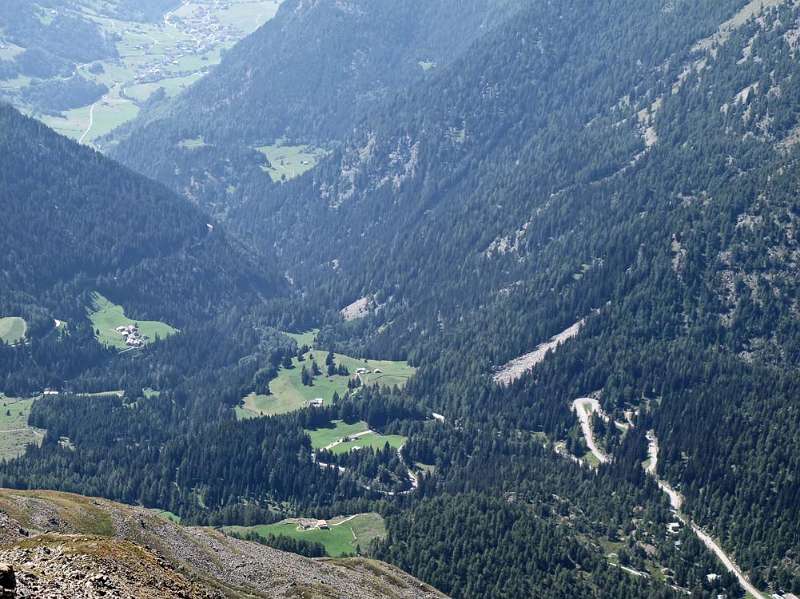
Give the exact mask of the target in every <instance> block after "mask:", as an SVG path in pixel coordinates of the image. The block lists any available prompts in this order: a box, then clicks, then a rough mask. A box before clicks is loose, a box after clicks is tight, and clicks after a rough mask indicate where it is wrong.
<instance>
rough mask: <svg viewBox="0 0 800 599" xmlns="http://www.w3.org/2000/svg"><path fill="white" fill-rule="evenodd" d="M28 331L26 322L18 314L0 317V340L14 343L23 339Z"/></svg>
mask: <svg viewBox="0 0 800 599" xmlns="http://www.w3.org/2000/svg"><path fill="white" fill-rule="evenodd" d="M27 332H28V323H26V322H25V320H24V319H22V318H20V317H18V316H6V317H5V318H0V340H2V341H4V342H5V343H8V344H14V343H17V342H19V341H22V340H23V339H25V333H27Z"/></svg>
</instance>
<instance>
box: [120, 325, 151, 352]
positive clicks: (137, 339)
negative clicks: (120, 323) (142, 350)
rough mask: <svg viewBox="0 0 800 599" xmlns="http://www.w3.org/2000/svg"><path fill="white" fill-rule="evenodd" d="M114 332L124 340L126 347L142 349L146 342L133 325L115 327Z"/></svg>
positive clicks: (145, 338) (137, 328)
mask: <svg viewBox="0 0 800 599" xmlns="http://www.w3.org/2000/svg"><path fill="white" fill-rule="evenodd" d="M116 331H117V333H119V334H120V335H122V338H123V339H125V345H127V346H128V347H144V344H145V342H146V341H147V337H145V336H144V335H142V334H141V333H140V332H139V327H137V326H136V325H135V324H129V325H127V326H124V327H117V328H116Z"/></svg>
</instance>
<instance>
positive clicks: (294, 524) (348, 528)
mask: <svg viewBox="0 0 800 599" xmlns="http://www.w3.org/2000/svg"><path fill="white" fill-rule="evenodd" d="M328 525H329V528H328V529H319V528H311V529H309V530H303V529H302V527H301V526H300V524H299V523H298V521H297V520H295V519H289V520H284V521H282V522H278V523H276V524H264V525H260V526H228V527H225V528H224V529H223V530H224V531H225V532H229V533H235V534H237V535H246V534H247V533H250V532H254V533H256V534H257V535H258V536H260V537H267V536H268V535H270V534H272V535H275V536H287V537H292V538H294V539H302V540H305V541H310V542H317V543H322V544H323V545H324V546H325V551H326V552H327V553H328V555H329V556H330V557H340V556H343V555H349V554H354V553H356V551H357V548H360V549H361V550H365V549H366V548H367V546H368V545H369V543H370V541H372V540H373V539H383V538H385V537H386V526H385V524H384V522H383V518H381V516H380V515H379V514H375V513H369V514H357V515H356V516H352V517H347V518H344V517H340V518H334V519H333V520H328Z"/></svg>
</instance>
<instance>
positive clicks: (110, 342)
mask: <svg viewBox="0 0 800 599" xmlns="http://www.w3.org/2000/svg"><path fill="white" fill-rule="evenodd" d="M89 319H90V320H91V321H92V327H93V328H94V330H95V336H96V337H97V340H98V341H99V342H100V343H102V344H103V345H106V346H108V347H115V348H117V349H127V346H126V345H125V340H124V339H123V337H122V335H120V334H119V333H117V331H116V328H117V327H121V326H128V325H132V324H135V325H137V326H138V327H139V332H140V333H141V334H142V335H144V336H145V337H147V339H146V340H145V342H146V343H152V342H154V341H155V340H156V338H159V339H166V338H167V337H169V336H170V335H174V334H175V333H177V332H178V330H177V329H175V328H173V327H171V326H169V325H168V324H166V323H163V322H159V321H154V320H131V319H130V318H128V317H127V316H125V310H124V309H123V308H122V306H119V305H117V304H115V303H113V302H111V301H109V300H108V299H107V298H105V297H103V296H102V295H100V294H99V293H97V292H95V293H94V294H93V295H92V309H91V310H90V311H89Z"/></svg>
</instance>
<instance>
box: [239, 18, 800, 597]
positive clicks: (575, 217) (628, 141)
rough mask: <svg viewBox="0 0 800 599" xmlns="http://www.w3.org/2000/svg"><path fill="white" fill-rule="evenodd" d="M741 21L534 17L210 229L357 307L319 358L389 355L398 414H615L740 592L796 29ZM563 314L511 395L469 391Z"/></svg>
mask: <svg viewBox="0 0 800 599" xmlns="http://www.w3.org/2000/svg"><path fill="white" fill-rule="evenodd" d="M746 4H747V3H745V2H728V3H718V2H715V3H693V4H691V5H690V4H689V3H670V4H669V6H667V5H663V6H662V5H661V4H656V3H649V4H642V3H627V2H619V3H613V5H593V6H592V7H590V8H588V9H587V8H586V7H585V6H582V5H581V6H580V7H579V6H578V4H577V3H569V2H566V3H558V4H557V5H544V4H541V5H540V4H538V3H536V4H534V5H533V6H532V7H531V8H529V9H528V10H526V11H525V12H523V13H522V14H521V15H519V16H518V17H516V18H515V19H513V20H511V21H510V22H509V23H507V24H506V25H505V26H503V27H502V28H500V29H499V30H498V31H497V32H496V33H495V34H489V35H487V36H485V37H484V38H482V39H481V40H480V42H479V43H478V44H476V46H475V47H474V48H473V49H472V50H471V51H470V52H469V53H468V54H467V55H466V56H465V57H463V58H462V59H460V60H459V61H457V62H456V63H454V64H453V65H451V66H450V67H449V68H447V69H446V70H445V71H443V72H441V73H440V74H439V75H437V76H436V77H435V78H434V79H433V80H432V81H430V82H426V83H424V84H421V85H419V86H415V87H412V88H411V89H410V90H409V91H408V92H407V93H404V94H401V96H400V97H399V98H397V99H396V100H395V101H393V102H390V103H389V104H388V106H387V108H386V109H385V111H384V112H383V113H382V115H381V114H376V115H374V116H373V117H372V118H370V119H368V121H367V122H365V123H364V124H363V125H362V126H360V127H359V128H357V129H356V131H355V132H354V134H353V135H351V136H350V137H349V139H348V142H347V143H346V145H345V148H344V149H343V150H341V151H340V152H337V153H336V154H334V155H333V156H332V157H331V158H330V159H328V160H327V161H325V162H323V164H322V165H321V166H320V167H319V168H318V169H317V170H316V171H314V172H313V173H312V174H309V175H306V176H305V177H303V178H301V179H299V180H298V181H296V182H293V183H289V184H287V185H285V186H283V187H281V188H280V189H278V190H274V189H272V190H264V189H263V187H262V188H259V186H258V184H257V183H254V184H253V186H252V187H250V188H249V189H248V190H246V191H245V192H243V193H244V195H245V196H246V197H248V198H249V200H250V201H249V203H246V204H245V205H243V206H242V207H240V208H239V209H238V210H239V212H238V213H237V214H234V215H233V216H232V217H231V220H232V221H234V222H239V223H241V224H242V226H244V227H246V228H247V230H248V231H249V232H250V233H251V234H252V235H253V236H254V238H257V239H259V240H261V241H263V242H264V243H265V244H269V243H272V244H273V247H274V249H275V250H276V251H278V252H279V253H280V254H281V256H282V257H283V259H284V260H285V263H286V264H287V266H288V265H290V264H291V265H292V266H293V268H292V269H291V271H290V274H291V276H292V277H294V278H295V280H297V281H298V282H299V284H300V285H301V286H307V287H308V288H313V289H314V290H315V296H316V297H317V298H321V299H320V303H322V304H324V303H328V304H330V303H334V304H336V305H338V306H344V305H346V304H347V303H349V302H351V301H353V300H355V299H357V298H359V297H362V296H363V297H369V298H372V305H373V313H372V315H371V316H370V317H369V318H367V319H366V320H365V321H362V322H360V323H356V324H348V325H345V326H340V327H338V329H334V330H331V331H328V333H327V334H328V335H329V337H328V339H331V340H336V339H338V340H339V341H340V342H342V343H346V340H347V339H352V338H353V337H354V336H360V335H363V336H364V339H368V341H367V343H368V344H369V347H370V348H371V351H378V352H379V351H397V352H399V353H402V352H403V351H405V350H410V351H411V352H412V356H414V358H415V359H416V360H418V361H419V362H420V363H421V364H422V365H423V367H422V369H421V371H420V374H419V376H418V378H417V380H416V381H415V384H414V385H412V386H411V391H412V393H414V394H416V395H417V396H418V397H424V398H426V399H427V400H428V401H430V402H431V404H432V405H433V407H434V409H437V410H440V411H442V412H443V413H445V414H447V415H448V416H452V417H456V418H465V419H470V420H472V419H479V420H486V419H489V420H491V421H494V422H497V423H498V426H500V427H501V428H508V427H523V428H524V429H529V430H540V429H544V430H545V431H546V432H547V433H548V434H549V435H550V436H551V438H552V439H563V438H564V437H565V436H567V435H568V434H570V430H574V426H575V423H576V420H575V417H574V415H573V414H572V413H571V412H570V411H569V406H570V405H571V401H572V400H573V399H574V398H576V397H581V396H585V395H587V394H589V393H593V392H598V391H601V392H602V393H601V396H602V398H603V400H602V401H603V404H604V405H605V406H606V408H607V410H609V411H611V412H614V413H615V414H616V415H617V416H618V417H619V419H622V414H623V412H624V411H625V410H638V411H639V413H640V414H641V416H640V417H641V423H643V424H647V425H652V426H654V427H655V429H656V431H657V434H658V437H659V439H660V440H661V442H662V443H663V446H664V448H665V449H664V459H663V460H662V461H660V462H659V469H660V470H662V471H663V472H664V473H665V474H667V475H668V476H669V478H670V479H671V480H673V482H674V483H675V484H678V485H679V486H680V487H681V488H682V489H683V491H684V492H685V494H686V495H687V509H689V510H690V512H691V513H692V514H693V515H694V516H695V517H696V518H697V519H698V520H699V521H700V522H702V523H703V525H705V526H708V527H709V528H710V529H711V530H712V531H713V532H714V533H715V534H716V535H718V537H719V538H720V539H722V540H723V544H724V545H725V546H727V547H728V548H730V549H732V550H733V552H734V554H735V555H736V557H737V559H739V561H740V562H741V564H742V565H743V566H745V567H746V568H747V569H748V570H749V571H750V572H751V573H752V574H753V576H754V580H755V581H756V584H758V585H761V586H762V588H765V587H766V585H768V584H769V585H774V587H773V588H778V587H781V588H785V587H792V585H794V587H797V585H798V582H800V578H798V574H800V571H799V570H798V567H799V564H798V562H797V555H796V553H795V546H796V539H797V538H798V536H800V530H798V528H797V523H798V522H800V518H798V513H797V509H798V506H797V503H796V501H794V500H793V499H791V498H792V497H794V496H795V495H796V493H797V484H798V481H797V479H796V477H795V476H794V475H793V474H792V472H793V471H794V470H795V469H794V468H793V467H792V464H796V463H797V460H798V459H800V455H798V454H797V451H796V447H797V445H796V443H794V442H793V441H792V439H796V438H797V437H796V435H797V430H798V427H797V414H798V406H797V405H796V397H797V393H796V389H797V385H798V382H800V381H798V377H797V360H798V355H800V353H799V351H798V347H799V346H798V342H799V340H800V336H799V335H798V332H799V331H800V327H798V306H797V296H798V283H799V282H800V281H798V276H797V273H798V269H797V240H796V236H795V233H794V232H795V230H796V228H797V218H798V215H799V214H800V213H799V212H798V208H797V202H796V195H797V190H796V187H797V172H798V171H797V162H796V160H797V154H796V152H797V149H796V139H797V135H796V128H797V126H798V119H797V108H796V106H797V99H798V97H800V94H799V93H798V91H797V90H796V87H795V85H796V81H795V79H796V77H794V76H793V71H794V69H795V67H796V55H795V51H796V40H797V31H796V23H797V21H798V17H800V13H799V12H798V8H797V7H796V6H794V5H792V4H789V3H776V4H778V5H779V6H778V7H777V8H776V9H774V10H772V11H768V12H767V13H765V14H761V15H759V13H758V8H757V7H755V9H754V7H753V6H749V5H748V6H745V5H746ZM743 8H747V9H748V10H745V11H743V12H738V11H740V10H741V9H743ZM620 15H625V18H620ZM749 15H756V16H758V18H755V19H750V20H748V18H747V17H748V16H749ZM733 16H737V18H735V19H733V20H732V21H730V22H727V21H728V19H730V18H731V17H733ZM726 22H727V24H726V25H725V26H724V27H721V24H723V23H726ZM556 24H557V25H556ZM564 40H570V43H568V44H565V43H564ZM654 40H657V41H654ZM509 57H513V60H509ZM254 215H256V216H254ZM265 223H266V224H265ZM320 240H324V242H320ZM595 310H597V311H598V312H597V313H596V315H594V316H592V314H593V313H594V311H595ZM587 316H589V319H588V321H587V323H586V326H585V327H584V329H583V330H582V331H581V333H580V335H579V336H578V338H577V340H576V341H575V342H574V343H571V344H568V345H567V346H566V347H564V348H563V349H562V350H560V351H559V352H557V353H556V354H555V355H554V356H552V357H551V358H550V359H548V360H546V361H545V362H544V363H543V364H542V365H541V366H540V367H539V368H537V369H536V370H535V371H534V373H533V375H531V376H528V377H525V378H524V379H523V380H522V381H520V382H519V383H517V384H515V385H512V386H511V387H510V388H507V389H498V388H497V387H496V386H495V385H494V384H493V382H492V378H491V374H492V371H493V369H494V368H497V367H499V366H500V365H502V364H503V363H505V362H506V361H508V360H509V359H511V358H514V357H516V356H519V355H521V354H524V353H526V352H527V351H530V350H532V349H534V348H535V347H536V345H537V344H538V343H540V342H541V341H544V340H546V339H547V338H549V337H550V336H551V335H553V334H555V333H557V332H559V331H561V330H563V329H564V328H566V327H567V326H568V325H571V324H573V323H574V322H576V321H578V320H580V319H581V318H584V317H587ZM768 380H772V381H775V383H774V384H772V385H770V384H768V383H767V381H768ZM553 398H556V400H557V401H556V402H553ZM687 423H691V425H687ZM709 431H714V433H713V434H709ZM610 436H611V437H612V438H613V437H614V434H613V431H612V432H611V433H610ZM642 443H643V441H642ZM644 447H645V446H644V444H643V445H642V446H641V448H640V451H641V455H642V459H644Z"/></svg>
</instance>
